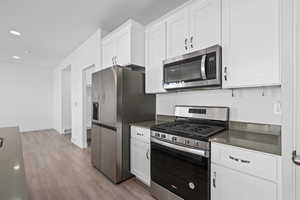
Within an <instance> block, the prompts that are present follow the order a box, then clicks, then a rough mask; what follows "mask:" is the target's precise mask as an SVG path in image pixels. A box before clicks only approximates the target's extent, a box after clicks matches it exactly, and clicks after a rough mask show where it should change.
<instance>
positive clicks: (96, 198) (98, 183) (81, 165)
mask: <svg viewBox="0 0 300 200" xmlns="http://www.w3.org/2000/svg"><path fill="white" fill-rule="evenodd" d="M22 142H23V152H24V162H25V170H26V176H27V182H28V186H29V190H30V193H31V197H32V200H106V199H107V200H131V199H132V200H140V199H141V200H153V198H152V197H151V196H150V193H149V192H148V191H147V188H146V187H145V186H144V185H142V184H141V183H140V182H138V181H137V180H136V179H130V180H129V181H126V182H123V183H121V184H120V185H114V184H112V183H111V182H110V181H108V180H107V179H106V178H105V177H104V176H103V175H102V174H101V173H100V172H98V171H97V170H96V169H94V168H93V167H92V165H91V162H90V151H89V150H82V149H80V148H78V147H76V146H75V145H72V144H71V142H70V140H69V138H68V137H65V136H62V135H59V134H58V133H56V132H55V131H42V132H31V133H24V134H22Z"/></svg>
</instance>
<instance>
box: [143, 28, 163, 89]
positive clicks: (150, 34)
mask: <svg viewBox="0 0 300 200" xmlns="http://www.w3.org/2000/svg"><path fill="white" fill-rule="evenodd" d="M165 59H166V24H165V23H164V22H163V23H160V24H157V25H154V26H153V27H152V28H150V29H149V30H148V31H147V33H146V92H147V93H162V92H165V90H164V88H163V60H165Z"/></svg>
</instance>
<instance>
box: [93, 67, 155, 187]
mask: <svg viewBox="0 0 300 200" xmlns="http://www.w3.org/2000/svg"><path fill="white" fill-rule="evenodd" d="M137 69H138V70H137ZM139 69H140V68H137V67H131V68H130V66H128V67H126V68H125V67H120V66H113V67H110V68H107V69H104V70H102V71H99V72H96V73H94V74H93V75H92V91H93V94H92V98H93V99H92V100H93V109H94V110H93V121H92V141H91V154H92V164H93V165H94V166H95V167H96V168H97V169H98V170H100V171H101V172H102V173H103V174H104V175H105V176H107V177H108V178H109V179H110V180H111V181H112V182H114V183H119V182H121V181H123V180H126V179H127V178H129V177H131V174H130V158H129V156H130V151H129V147H130V130H129V123H130V122H138V121H146V120H151V119H154V118H155V104H156V101H155V95H146V94H145V92H144V88H145V87H144V86H145V85H144V79H145V75H144V73H143V71H141V70H139Z"/></svg>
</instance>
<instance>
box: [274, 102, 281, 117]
mask: <svg viewBox="0 0 300 200" xmlns="http://www.w3.org/2000/svg"><path fill="white" fill-rule="evenodd" d="M273 110H274V111H273V112H274V114H275V115H281V103H280V101H277V102H275V103H274V105H273Z"/></svg>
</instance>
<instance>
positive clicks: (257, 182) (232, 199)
mask: <svg viewBox="0 0 300 200" xmlns="http://www.w3.org/2000/svg"><path fill="white" fill-rule="evenodd" d="M211 148H212V153H211V162H212V164H211V200H254V199H259V200H281V157H280V156H277V155H273V154H267V153H262V152H258V151H252V150H248V149H243V148H239V147H234V146H231V145H224V144H218V143H212V147H211Z"/></svg>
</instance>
